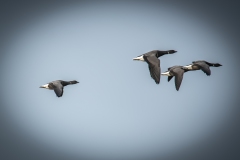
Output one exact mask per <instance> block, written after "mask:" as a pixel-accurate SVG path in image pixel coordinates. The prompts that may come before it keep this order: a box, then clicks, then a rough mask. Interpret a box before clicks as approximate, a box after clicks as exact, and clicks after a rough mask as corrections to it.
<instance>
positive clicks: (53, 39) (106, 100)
mask: <svg viewBox="0 0 240 160" xmlns="http://www.w3.org/2000/svg"><path fill="white" fill-rule="evenodd" d="M42 4H44V5H39V6H37V5H36V4H35V5H32V6H31V5H29V6H28V7H27V6H25V7H24V5H22V6H21V5H20V6H18V5H17V4H14V3H13V4H7V5H6V6H8V7H9V8H10V10H12V11H15V12H16V13H12V14H10V15H9V21H8V20H7V19H8V18H7V19H4V18H3V19H2V20H5V21H3V22H6V23H5V26H4V25H3V27H2V28H1V33H3V37H6V39H5V41H4V42H3V43H2V47H1V51H2V54H1V56H2V58H1V64H0V65H1V68H0V71H1V77H0V79H1V92H0V94H1V102H2V104H3V105H2V107H1V114H2V122H1V123H2V128H5V131H3V133H2V135H3V136H2V137H3V140H4V143H3V144H4V145H3V147H4V148H5V150H4V154H3V156H6V157H7V156H8V157H10V158H13V159H14V158H15V155H16V157H24V158H25V159H26V158H33V157H34V155H35V156H36V157H40V158H41V159H43V158H47V159H48V158H49V157H51V159H54V158H57V159H60V158H59V157H61V158H62V159H64V158H66V159H80V158H92V159H116V158H118V159H130V158H131V159H135V158H136V159H151V158H156V157H157V158H160V157H165V158H166V157H171V156H172V157H171V158H172V159H174V156H175V155H181V153H184V156H185V158H186V157H187V156H188V155H189V154H187V153H188V152H190V151H189V150H190V148H191V149H192V148H194V147H195V149H196V148H197V147H199V146H200V148H201V146H211V145H212V144H217V141H218V139H216V137H219V136H220V137H221V136H223V135H222V134H223V133H224V135H225V134H227V133H228V132H226V131H227V130H228V127H229V124H230V123H231V122H232V121H233V120H234V118H235V114H236V113H239V112H238V111H239V109H236V107H235V106H236V105H235V101H236V98H237V97H239V96H238V91H237V88H238V86H236V84H237V83H238V79H237V78H233V77H232V76H230V75H228V74H233V75H234V74H235V75H236V74H237V72H236V68H234V67H235V66H236V65H235V64H236V63H237V58H238V56H236V55H234V54H233V53H236V51H237V49H236V48H234V47H236V45H237V44H238V45H239V41H237V40H236V39H235V37H237V34H238V33H236V32H234V31H235V29H236V28H237V27H238V26H239V22H236V23H235V25H234V26H233V25H232V23H230V22H232V21H234V17H232V19H229V17H230V16H232V15H233V14H234V11H235V9H234V8H232V7H233V6H234V5H233V4H231V5H229V6H228V5H226V4H225V3H218V4H214V3H210V2H209V3H196V4H186V3H180V2H174V3H173V2H163V1H160V2H157V1H150V2H149V1H148V2H147V1H141V2H134V1H131V2H130V1H129V2H126V1H125V2H105V1H101V2H83V1H79V3H68V4H67V3H59V4H56V3H51V4H48V3H42ZM11 7H12V8H11ZM14 7H15V8H14ZM19 8H20V9H19ZM25 8H26V10H24V9H25ZM223 8H225V9H226V10H225V11H223V13H222V12H221V11H222V9H223ZM18 9H19V10H18ZM203 9H204V10H203ZM229 11H232V12H229ZM3 12H4V11H3ZM5 13H9V12H7V11H5ZM11 15H13V17H19V18H15V19H14V18H12V19H11ZM17 15H18V16H17ZM2 17H8V16H7V15H4V16H2ZM227 24H231V25H227ZM4 27H5V28H4ZM238 39H239V38H238ZM155 49H158V50H168V49H174V50H177V51H178V52H177V53H176V54H173V55H166V56H162V57H160V60H161V69H162V72H164V71H166V70H167V68H168V67H171V66H173V65H188V64H190V63H191V62H192V61H194V60H206V61H209V62H213V63H216V62H218V63H220V64H222V65H223V66H222V67H219V68H214V67H212V68H211V71H212V75H211V76H210V77H208V76H206V75H205V74H204V73H203V72H202V71H195V72H187V73H186V74H184V78H183V82H182V85H181V88H180V90H179V91H176V90H175V84H174V80H172V81H171V82H167V77H165V76H162V77H161V83H160V85H156V84H155V82H154V81H153V79H152V78H151V77H150V73H149V70H148V66H147V64H146V63H143V62H136V61H133V60H132V58H134V57H136V56H138V55H141V54H143V53H146V52H148V51H151V50H155ZM58 79H61V80H67V81H68V80H78V81H79V82H80V83H79V84H77V85H72V86H67V87H65V88H64V94H63V97H61V98H57V97H56V95H55V93H54V92H53V91H49V90H45V89H40V88H39V86H40V85H43V84H46V83H48V82H51V81H53V80H58ZM236 104H237V103H236ZM236 123H237V121H236ZM231 124H232V123H231ZM238 128H239V127H238ZM235 129H237V128H235ZM233 131H235V130H234V129H233ZM225 132H226V133H225ZM234 133H235V132H234ZM231 134H232V132H231ZM231 134H230V135H231ZM228 136H229V135H228ZM13 137H14V138H13ZM220 139H222V138H220ZM226 141H228V142H231V140H226ZM218 142H219V143H220V144H217V146H223V142H225V141H218ZM235 142H236V143H237V140H236V141H235ZM196 146H197V147H196ZM30 148H31V149H30ZM213 148H214V147H212V148H211V147H210V149H208V150H207V153H208V152H209V157H211V158H215V157H216V156H217V155H215V154H211V153H215V151H216V153H219V154H220V153H222V154H223V155H222V156H226V155H227V154H224V153H227V152H221V149H222V148H219V149H217V148H216V147H215V150H214V149H213ZM211 149H213V150H211ZM225 149H226V148H224V150H225ZM196 150H198V151H199V150H200V149H196ZM230 150H231V151H232V153H233V154H231V155H232V156H236V155H235V152H234V149H233V150H232V149H230ZM225 151H227V150H225ZM35 152H36V153H35ZM11 153H15V155H13V154H11ZM192 153H194V154H192ZM192 153H190V154H192V155H191V156H192V157H195V159H196V157H199V156H200V155H201V156H205V159H206V158H209V157H208V154H207V153H206V152H205V151H203V152H202V153H204V154H202V153H201V152H195V151H194V152H192ZM195 153H196V154H195ZM228 153H229V152H228ZM198 154H199V155H198ZM186 155H187V156H186ZM41 156H42V157H41ZM184 156H183V157H184ZM218 156H219V155H218ZM222 156H220V157H222ZM36 157H35V159H36ZM179 158H181V157H179Z"/></svg>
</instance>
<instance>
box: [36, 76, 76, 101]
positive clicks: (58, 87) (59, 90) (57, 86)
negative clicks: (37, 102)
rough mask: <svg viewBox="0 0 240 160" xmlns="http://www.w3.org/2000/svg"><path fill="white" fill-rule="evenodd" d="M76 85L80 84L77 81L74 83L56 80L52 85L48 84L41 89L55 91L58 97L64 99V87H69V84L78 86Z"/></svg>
mask: <svg viewBox="0 0 240 160" xmlns="http://www.w3.org/2000/svg"><path fill="white" fill-rule="evenodd" d="M76 83H79V82H78V81H75V80H73V81H62V80H56V81H52V82H50V83H47V84H45V85H42V86H40V88H46V89H50V90H54V92H55V93H56V95H57V97H62V95H63V87H64V86H67V85H69V84H76Z"/></svg>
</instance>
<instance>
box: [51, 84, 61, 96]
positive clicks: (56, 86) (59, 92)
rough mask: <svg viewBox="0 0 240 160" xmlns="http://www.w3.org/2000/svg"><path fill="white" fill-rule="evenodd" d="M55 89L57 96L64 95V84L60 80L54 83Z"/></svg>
mask: <svg viewBox="0 0 240 160" xmlns="http://www.w3.org/2000/svg"><path fill="white" fill-rule="evenodd" d="M53 90H54V92H55V93H56V95H57V97H62V95H63V85H62V84H61V83H60V82H54V83H53Z"/></svg>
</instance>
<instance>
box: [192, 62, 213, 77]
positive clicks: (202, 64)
mask: <svg viewBox="0 0 240 160" xmlns="http://www.w3.org/2000/svg"><path fill="white" fill-rule="evenodd" d="M194 64H195V65H197V66H199V67H200V69H201V70H202V71H203V72H204V73H206V75H208V76H210V75H211V70H210V68H209V65H208V64H207V63H205V62H196V63H194Z"/></svg>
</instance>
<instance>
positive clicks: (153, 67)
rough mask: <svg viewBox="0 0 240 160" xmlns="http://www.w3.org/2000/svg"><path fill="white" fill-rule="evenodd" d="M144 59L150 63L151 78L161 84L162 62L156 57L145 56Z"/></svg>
mask: <svg viewBox="0 0 240 160" xmlns="http://www.w3.org/2000/svg"><path fill="white" fill-rule="evenodd" d="M143 58H144V60H145V61H146V62H147V63H148V68H149V71H150V75H151V77H152V78H153V79H154V81H155V82H156V83H157V84H159V83H160V73H161V68H160V60H159V59H158V58H157V57H155V56H143Z"/></svg>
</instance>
